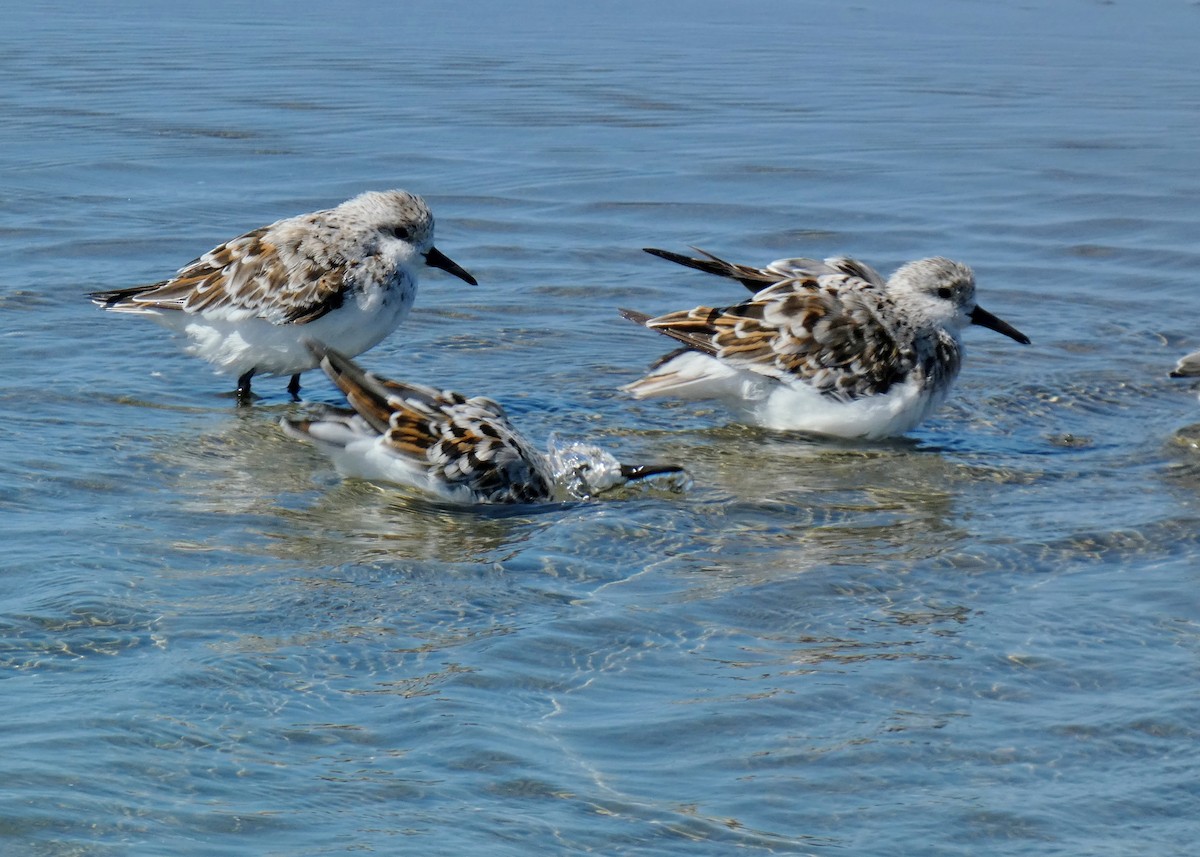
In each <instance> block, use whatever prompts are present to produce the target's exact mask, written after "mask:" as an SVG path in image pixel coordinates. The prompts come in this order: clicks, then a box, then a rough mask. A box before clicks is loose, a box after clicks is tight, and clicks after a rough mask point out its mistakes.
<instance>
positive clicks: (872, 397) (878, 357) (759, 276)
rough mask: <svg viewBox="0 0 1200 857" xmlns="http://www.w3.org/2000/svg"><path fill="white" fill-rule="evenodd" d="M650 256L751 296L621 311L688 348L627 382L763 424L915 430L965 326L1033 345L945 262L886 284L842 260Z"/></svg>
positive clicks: (968, 277) (955, 365) (638, 392)
mask: <svg viewBox="0 0 1200 857" xmlns="http://www.w3.org/2000/svg"><path fill="white" fill-rule="evenodd" d="M646 252H648V253H651V254H653V255H655V256H660V257H662V258H664V259H668V260H670V261H672V262H678V263H679V264H681V265H687V266H688V267H692V268H698V269H700V270H702V271H707V272H709V273H713V274H720V275H722V276H725V277H730V278H732V279H735V280H738V281H739V282H741V283H742V284H743V285H745V286H746V287H747V288H748V289H750V290H751V291H752V292H754V293H755V294H754V296H753V297H752V298H750V299H749V300H747V301H745V302H743V303H740V304H736V305H734V306H728V307H720V308H711V307H706V306H701V307H696V308H695V309H692V310H685V311H681V312H673V313H669V314H667V315H663V316H659V317H658V318H650V317H649V316H647V315H644V314H642V313H638V312H633V311H631V310H622V311H621V313H622V315H624V316H625V317H626V318H628V319H630V320H632V321H635V322H637V323H638V324H644V325H645V326H646V327H649V328H650V329H651V330H657V331H659V332H660V333H664V334H666V335H667V336H670V337H672V338H674V339H676V340H678V341H679V342H681V343H683V345H684V347H683V348H681V349H678V350H676V351H674V352H672V353H671V354H668V355H667V356H666V357H664V358H662V359H661V360H660V361H659V362H658V363H657V364H655V366H654V367H653V368H652V370H651V372H650V373H649V374H648V375H647V376H646V377H644V378H642V379H641V380H639V381H635V382H634V383H632V384H629V385H628V386H626V387H625V388H624V389H626V390H628V391H629V392H631V393H632V394H633V395H634V396H636V397H637V398H646V397H649V396H657V395H663V394H669V395H674V396H679V397H681V398H689V399H695V398H715V399H719V400H722V401H724V402H726V403H727V404H728V405H729V406H730V407H731V408H732V409H733V410H734V411H735V412H736V413H737V415H738V416H739V417H740V418H742V419H744V420H746V421H748V422H751V423H754V424H756V425H759V426H762V427H764V428H770V429H777V430H785V431H786V430H794V431H807V432H814V433H818V434H825V435H834V436H838V437H849V438H883V437H890V436H893V435H899V434H903V433H904V432H906V431H908V430H910V429H912V428H913V427H915V426H916V425H917V424H918V423H920V422H921V421H922V420H923V419H925V417H926V416H928V415H929V414H930V413H931V412H932V411H933V410H934V409H935V408H936V407H937V406H938V405H940V404H941V402H942V401H943V400H944V399H945V398H946V394H947V393H948V392H949V391H950V387H951V385H952V384H953V382H954V378H955V376H956V375H957V374H958V370H959V366H960V364H961V361H962V344H961V342H960V340H959V331H960V330H961V329H962V328H963V327H964V326H966V325H967V324H979V325H983V326H984V327H989V328H991V329H992V330H995V331H998V332H999V333H1003V334H1004V335H1005V336H1009V337H1011V338H1013V339H1015V340H1016V341H1017V342H1020V343H1023V344H1028V343H1029V339H1028V338H1027V337H1026V336H1025V335H1024V334H1023V333H1021V332H1020V331H1018V330H1016V329H1015V328H1013V327H1011V326H1010V325H1008V324H1006V323H1005V322H1003V321H1001V320H1000V319H998V318H996V317H995V316H994V315H992V314H991V313H989V312H987V311H985V310H984V309H983V308H982V307H980V306H978V305H977V304H976V303H975V279H974V275H973V274H972V272H971V269H970V268H968V267H967V266H966V265H962V264H959V263H958V262H952V261H951V260H949V259H943V258H933V259H921V260H919V261H916V262H909V263H908V264H907V265H904V266H903V267H902V268H900V269H899V270H898V271H896V273H895V274H893V275H892V276H891V278H890V279H888V280H887V281H885V280H884V279H883V278H882V277H881V276H880V275H879V273H878V272H877V271H875V270H874V269H872V268H871V267H870V266H869V265H865V264H863V263H862V262H859V261H856V260H854V259H848V258H845V257H838V258H832V259H826V260H825V261H824V262H819V261H817V260H815V259H781V260H779V261H777V262H772V263H771V264H770V265H768V266H766V267H765V268H753V267H749V266H745V265H734V264H732V263H729V262H726V261H724V260H722V259H719V258H717V257H716V256H713V255H711V254H709V253H705V252H704V251H703V250H700V251H698V252H700V253H702V254H703V255H704V256H705V257H706V258H703V259H693V258H690V257H687V256H682V255H679V254H677V253H671V252H668V251H665V250H654V249H649V248H647V251H646Z"/></svg>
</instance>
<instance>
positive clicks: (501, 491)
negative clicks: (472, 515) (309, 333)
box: [280, 342, 690, 503]
mask: <svg viewBox="0 0 1200 857" xmlns="http://www.w3.org/2000/svg"><path fill="white" fill-rule="evenodd" d="M308 345H309V348H310V349H311V350H312V353H313V355H314V360H319V361H320V365H321V368H322V369H324V370H325V372H326V374H328V375H329V377H330V378H331V379H332V380H333V382H334V383H335V384H337V385H338V387H340V388H341V390H342V392H343V393H345V394H346V399H347V401H348V402H349V403H350V405H351V406H352V407H353V410H349V409H345V408H334V407H331V406H325V407H324V409H323V411H322V412H321V413H319V414H318V415H317V416H316V417H315V418H313V419H303V420H293V419H288V418H286V417H285V418H283V419H282V420H281V421H280V425H282V426H283V430H284V431H285V432H287V434H289V435H291V436H292V437H296V438H300V439H302V440H307V441H312V442H313V443H314V444H316V446H317V447H318V448H320V449H321V450H323V451H324V452H325V453H326V454H327V455H329V456H330V457H331V458H332V459H333V463H334V466H335V467H336V468H337V470H338V472H339V473H341V474H342V475H343V476H349V477H357V478H360V479H369V480H381V481H384V482H395V483H399V484H401V485H408V486H411V487H414V488H418V489H420V490H423V491H427V492H429V493H431V494H433V495H435V496H438V497H441V498H443V499H446V500H451V501H454V502H459V503H539V502H545V501H550V500H563V499H571V498H574V499H584V498H588V497H592V496H595V495H596V494H599V493H601V492H603V491H607V490H609V489H611V488H616V487H618V486H621V485H624V484H626V483H627V482H630V481H631V480H635V479H643V478H646V477H650V476H657V475H660V474H667V476H666V480H665V482H664V484H663V487H666V488H669V489H671V490H674V491H682V490H684V489H685V488H686V487H687V485H688V484H689V482H690V480H689V479H688V477H687V474H686V472H685V471H684V470H683V468H681V467H677V466H675V465H672V464H640V465H631V464H621V463H620V462H619V461H617V459H615V458H614V457H613V456H612V455H610V454H609V453H607V452H605V451H604V450H602V449H600V448H599V447H596V446H593V445H591V444H586V443H566V444H561V445H560V444H558V443H556V442H555V441H554V439H553V437H552V438H551V443H550V448H549V451H548V452H547V453H542V452H539V451H538V450H537V449H535V448H534V447H533V446H532V445H531V444H530V443H529V441H527V440H526V439H525V438H523V437H522V436H521V435H520V434H519V433H518V432H517V430H516V429H515V428H513V426H512V424H511V423H510V422H509V421H508V417H507V416H506V415H505V413H504V409H503V408H502V407H500V405H499V404H497V403H496V402H494V401H492V400H491V399H485V398H483V397H475V398H471V399H468V398H465V397H464V396H461V395H459V394H458V393H453V392H450V391H449V390H436V389H434V388H433V387H426V386H424V385H422V384H406V383H402V382H400V381H391V380H388V379H387V378H382V377H379V376H377V375H374V374H372V373H370V372H365V371H363V369H362V368H361V367H359V366H358V365H357V364H355V363H354V362H353V361H352V360H350V359H349V358H348V357H346V356H344V355H342V354H339V353H338V352H337V351H335V350H334V349H332V348H327V347H325V346H323V345H321V344H319V343H316V342H309V343H308Z"/></svg>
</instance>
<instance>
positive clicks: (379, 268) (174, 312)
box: [89, 190, 475, 400]
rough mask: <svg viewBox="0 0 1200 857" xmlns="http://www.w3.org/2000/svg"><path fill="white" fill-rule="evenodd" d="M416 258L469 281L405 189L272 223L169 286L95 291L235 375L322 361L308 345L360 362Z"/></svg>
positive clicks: (394, 312)
mask: <svg viewBox="0 0 1200 857" xmlns="http://www.w3.org/2000/svg"><path fill="white" fill-rule="evenodd" d="M418 262H423V263H424V264H426V265H431V266H433V267H435V268H441V269H442V270H445V271H449V272H450V273H452V274H454V275H455V276H457V277H459V278H461V279H463V280H466V281H467V282H468V283H470V284H471V285H475V279H474V277H472V276H471V275H470V274H468V273H467V272H466V271H464V270H463V269H462V268H460V267H459V266H458V265H456V264H455V263H454V262H453V261H451V260H450V259H449V258H448V257H447V256H445V255H444V254H443V253H442V252H441V251H439V250H438V249H437V248H436V247H434V246H433V215H432V214H431V213H430V211H429V207H428V206H427V205H426V204H425V201H424V200H423V199H421V197H419V196H416V195H415V194H411V193H408V192H407V191H403V190H389V191H369V192H367V193H364V194H360V195H359V196H356V197H354V198H353V199H350V200H347V201H346V202H343V203H342V204H341V205H339V206H337V207H336V208H330V209H327V210H324V211H314V212H313V213H311V214H301V215H298V216H296V217H289V218H287V219H286V220H279V221H276V222H275V223H272V224H271V225H270V226H264V227H262V228H261V229H255V230H254V231H253V232H247V233H246V234H245V235H242V236H240V237H238V238H234V239H233V240H231V241H226V242H225V243H224V244H221V245H220V246H218V247H215V248H213V249H212V250H209V251H208V252H207V253H205V254H204V255H203V256H201V257H200V258H199V259H196V260H194V261H192V262H189V263H188V264H187V265H185V266H184V267H182V268H180V269H179V271H178V273H176V274H175V276H174V277H172V278H171V279H169V280H163V281H162V282H158V283H151V284H149V285H144V286H131V287H129V288H124V289H113V290H111V291H104V292H94V293H92V294H91V295H89V297H91V299H92V300H93V301H94V302H95V303H96V304H98V305H99V306H102V307H104V309H108V310H112V311H114V312H128V313H137V314H140V315H149V316H151V317H153V318H154V319H155V321H157V322H159V323H160V324H162V325H164V326H166V327H169V328H172V329H174V330H177V331H182V332H183V333H184V334H185V335H186V336H187V338H188V346H187V350H188V352H189V353H191V354H194V355H196V356H197V357H202V358H204V359H205V360H207V361H209V362H210V363H212V364H214V365H215V366H216V367H217V369H218V370H220V371H223V372H228V373H231V374H234V375H236V376H237V379H238V387H237V392H238V397H239V399H243V400H244V399H248V398H249V397H250V379H251V378H252V377H253V376H254V375H291V376H292V379H291V382H290V383H289V384H288V392H290V393H291V394H292V395H293V396H296V395H297V393H298V391H299V389H300V373H301V372H303V371H304V370H306V369H312V368H313V367H314V366H316V365H317V361H316V359H315V358H314V357H313V356H312V354H311V353H309V350H308V349H307V348H306V347H305V346H304V345H303V344H302V342H301V340H302V339H305V338H309V339H319V340H321V341H322V342H329V343H332V344H334V345H335V346H336V347H338V348H339V349H341V350H343V351H345V352H346V353H347V354H350V355H356V354H361V353H362V352H363V351H366V350H367V349H368V348H371V347H372V346H374V345H375V344H377V343H378V342H379V341H380V340H381V339H383V338H384V337H385V336H387V335H388V334H389V333H391V332H392V331H393V330H395V329H396V326H397V325H399V324H400V322H401V321H402V320H403V319H404V317H405V316H406V315H407V314H408V311H409V309H410V308H411V307H412V304H413V298H414V297H415V296H416V292H417V267H418Z"/></svg>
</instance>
